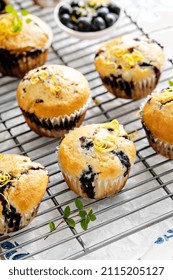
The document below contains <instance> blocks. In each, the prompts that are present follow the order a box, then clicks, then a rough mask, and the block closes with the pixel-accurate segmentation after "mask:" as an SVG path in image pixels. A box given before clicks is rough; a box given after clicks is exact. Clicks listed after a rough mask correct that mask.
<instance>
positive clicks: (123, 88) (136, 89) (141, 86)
mask: <svg viewBox="0 0 173 280" xmlns="http://www.w3.org/2000/svg"><path fill="white" fill-rule="evenodd" d="M159 77H160V76H158V77H157V78H156V76H155V75H152V76H150V77H148V78H147V79H145V80H141V81H139V82H133V81H131V82H128V81H125V80H124V79H121V78H118V79H117V81H116V77H112V78H109V77H106V78H102V77H101V79H102V82H103V84H104V86H105V87H106V88H107V90H108V91H109V92H111V93H112V94H114V95H115V96H117V97H120V98H126V99H141V98H144V97H146V96H147V95H148V94H150V93H151V92H152V91H153V90H154V88H155V87H156V85H157V83H158V80H159Z"/></svg>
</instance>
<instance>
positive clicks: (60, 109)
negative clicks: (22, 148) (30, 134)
mask: <svg viewBox="0 0 173 280" xmlns="http://www.w3.org/2000/svg"><path fill="white" fill-rule="evenodd" d="M89 97H90V89H89V84H88V82H87V80H86V79H85V77H84V76H83V75H82V74H81V73H80V72H79V71H77V70H75V69H73V68H70V67H67V66H63V65H44V66H42V67H40V68H36V69H34V70H31V71H30V72H29V73H28V74H26V75H25V77H24V78H23V80H22V81H21V82H20V84H19V86H18V90H17V99H18V103H19V106H20V108H21V110H22V113H23V115H24V118H25V120H26V122H27V124H28V125H29V127H30V128H31V129H32V130H34V131H35V132H36V133H38V134H39V135H42V136H47V137H61V136H63V135H64V134H65V133H67V132H68V131H69V130H70V129H72V128H74V127H78V126H80V124H81V123H82V121H83V119H84V117H85V113H86V110H87V108H88V102H89Z"/></svg>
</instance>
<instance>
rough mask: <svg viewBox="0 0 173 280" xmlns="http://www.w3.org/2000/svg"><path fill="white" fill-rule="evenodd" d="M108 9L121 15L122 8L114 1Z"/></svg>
mask: <svg viewBox="0 0 173 280" xmlns="http://www.w3.org/2000/svg"><path fill="white" fill-rule="evenodd" d="M108 9H109V11H110V12H111V13H114V14H117V15H119V13H120V8H119V7H118V6H117V5H116V4H114V3H110V4H109V5H108Z"/></svg>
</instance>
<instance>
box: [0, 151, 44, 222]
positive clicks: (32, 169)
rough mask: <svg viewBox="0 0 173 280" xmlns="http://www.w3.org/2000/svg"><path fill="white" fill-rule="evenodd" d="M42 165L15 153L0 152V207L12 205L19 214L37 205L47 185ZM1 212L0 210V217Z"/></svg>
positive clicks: (0, 215)
mask: <svg viewBox="0 0 173 280" xmlns="http://www.w3.org/2000/svg"><path fill="white" fill-rule="evenodd" d="M48 180H49V179H48V173H47V171H46V170H45V168H44V166H42V165H41V164H39V163H36V162H32V161H31V160H30V158H28V157H25V156H20V155H16V154H0V209H1V210H2V209H3V206H2V205H3V203H4V202H6V207H8V208H9V211H10V206H12V207H14V208H15V209H16V211H17V212H18V213H20V214H23V213H25V214H26V213H27V212H29V211H30V210H32V209H33V208H34V207H37V206H38V205H39V203H40V202H41V200H42V197H43V195H44V193H45V191H46V187H47V185H48ZM1 218H3V213H2V211H0V219H1Z"/></svg>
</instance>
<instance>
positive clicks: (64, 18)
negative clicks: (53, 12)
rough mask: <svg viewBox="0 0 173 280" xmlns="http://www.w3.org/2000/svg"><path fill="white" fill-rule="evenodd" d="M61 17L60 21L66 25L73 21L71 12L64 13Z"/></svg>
mask: <svg viewBox="0 0 173 280" xmlns="http://www.w3.org/2000/svg"><path fill="white" fill-rule="evenodd" d="M59 18H60V21H61V22H62V23H63V24H65V25H67V23H68V22H70V21H71V17H70V15H69V14H62V15H60V17H59Z"/></svg>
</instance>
